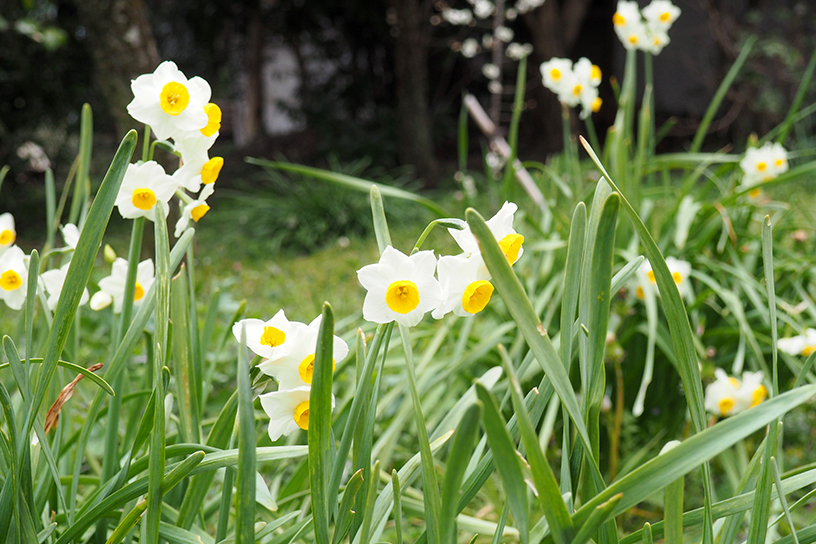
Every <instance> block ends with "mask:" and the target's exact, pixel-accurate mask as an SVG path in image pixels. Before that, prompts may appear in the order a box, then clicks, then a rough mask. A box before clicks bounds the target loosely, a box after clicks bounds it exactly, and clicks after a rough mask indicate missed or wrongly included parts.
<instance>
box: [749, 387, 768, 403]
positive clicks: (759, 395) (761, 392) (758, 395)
mask: <svg viewBox="0 0 816 544" xmlns="http://www.w3.org/2000/svg"><path fill="white" fill-rule="evenodd" d="M767 396H768V389H767V388H766V387H765V386H764V385H762V384H760V386H759V387H757V388H756V389H754V393H753V394H752V395H751V406H750V407H751V408H753V407H754V406H756V405H757V404H760V403H761V402H762V401H763V400H765V397H767Z"/></svg>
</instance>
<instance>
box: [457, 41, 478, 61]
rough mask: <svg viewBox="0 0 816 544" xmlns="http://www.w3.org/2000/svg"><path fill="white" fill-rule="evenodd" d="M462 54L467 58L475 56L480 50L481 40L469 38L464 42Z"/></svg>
mask: <svg viewBox="0 0 816 544" xmlns="http://www.w3.org/2000/svg"><path fill="white" fill-rule="evenodd" d="M461 51H462V56H463V57H465V58H468V59H470V58H473V57H474V56H476V53H478V52H479V42H477V41H476V40H474V39H473V38H468V39H466V40H465V41H463V42H462V49H461Z"/></svg>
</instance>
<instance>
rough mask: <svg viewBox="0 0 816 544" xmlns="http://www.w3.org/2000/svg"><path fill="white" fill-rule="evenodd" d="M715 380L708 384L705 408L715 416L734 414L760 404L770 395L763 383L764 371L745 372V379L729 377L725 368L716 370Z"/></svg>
mask: <svg viewBox="0 0 816 544" xmlns="http://www.w3.org/2000/svg"><path fill="white" fill-rule="evenodd" d="M714 376H715V377H716V379H715V381H714V382H712V383H710V384H709V385H707V386H706V390H705V409H706V410H707V411H708V412H709V413H711V414H714V415H715V416H718V417H727V416H734V415H737V414H739V413H740V412H743V411H745V410H747V409H748V408H753V407H754V406H756V405H757V404H760V403H761V402H762V401H764V400H765V398H766V397H767V396H768V390H767V388H766V387H765V386H764V385H763V384H762V378H763V374H762V372H745V373H744V374H743V380H742V382H740V380H738V379H737V378H733V377H729V376H728V374H726V373H725V371H724V370H722V369H721V368H718V369H716V370H714Z"/></svg>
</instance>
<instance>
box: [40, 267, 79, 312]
mask: <svg viewBox="0 0 816 544" xmlns="http://www.w3.org/2000/svg"><path fill="white" fill-rule="evenodd" d="M69 266H71V263H65V264H64V265H62V266H61V267H60V268H56V269H54V270H47V271H45V272H43V273H42V274H40V287H42V288H43V289H44V290H45V292H46V294H47V295H48V299H47V303H48V309H49V310H51V311H52V312H53V311H54V310H56V309H57V303H58V302H59V298H60V294H61V293H62V286H63V285H64V284H65V276H66V275H67V274H68V267H69ZM88 298H89V296H88V289H85V290H83V291H82V297H81V298H80V300H79V304H80V306H81V305H83V304H87V302H88Z"/></svg>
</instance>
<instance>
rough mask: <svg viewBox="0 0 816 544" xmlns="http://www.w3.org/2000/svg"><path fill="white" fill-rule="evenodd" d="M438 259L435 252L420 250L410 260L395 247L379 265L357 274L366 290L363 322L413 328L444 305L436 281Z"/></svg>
mask: <svg viewBox="0 0 816 544" xmlns="http://www.w3.org/2000/svg"><path fill="white" fill-rule="evenodd" d="M435 269H436V257H435V256H434V254H433V252H432V251H418V252H417V253H414V254H413V255H411V256H410V257H408V256H407V255H405V254H404V253H402V252H400V251H398V250H396V249H394V248H393V247H391V246H388V247H386V248H385V251H383V253H382V256H381V257H380V260H379V262H378V263H375V264H369V265H367V266H364V267H363V268H361V269H360V270H358V271H357V278H358V279H359V280H360V283H361V284H362V285H363V287H365V288H366V290H367V291H368V293H367V294H366V297H365V301H364V302H363V319H365V320H366V321H371V322H373V323H390V322H391V321H396V322H397V323H400V324H401V325H405V326H406V327H413V326H414V325H416V324H417V323H419V322H420V321H421V320H422V316H424V315H425V313H426V312H429V311H431V310H433V309H434V308H436V307H437V306H439V304H440V303H441V302H442V289H441V288H440V286H439V282H438V281H437V280H436V278H434V275H433V274H434V271H435Z"/></svg>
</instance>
